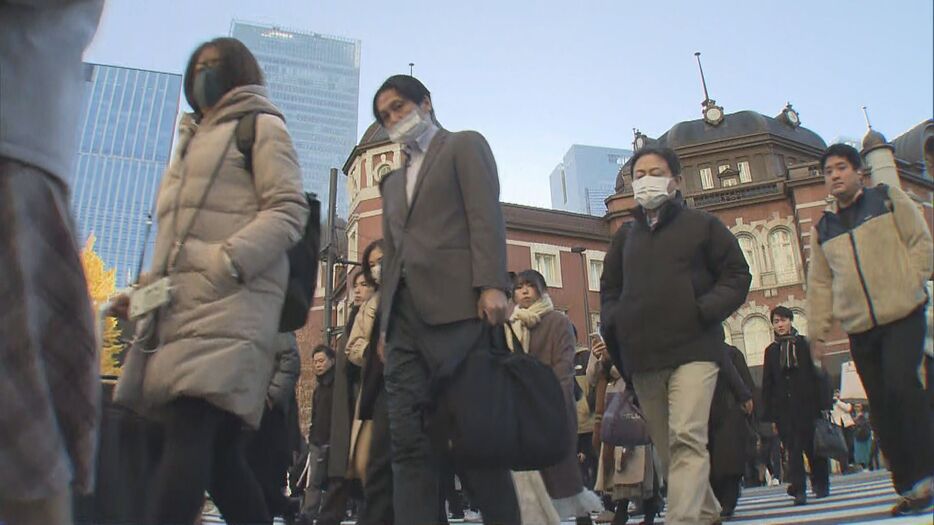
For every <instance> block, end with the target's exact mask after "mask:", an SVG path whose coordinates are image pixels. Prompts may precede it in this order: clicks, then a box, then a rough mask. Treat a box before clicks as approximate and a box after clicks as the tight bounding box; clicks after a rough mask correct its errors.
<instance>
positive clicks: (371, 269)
mask: <svg viewBox="0 0 934 525" xmlns="http://www.w3.org/2000/svg"><path fill="white" fill-rule="evenodd" d="M382 261H383V241H382V239H379V240H376V241H373V242H371V243H370V244H369V245H368V246H367V247H366V249H365V250H363V275H364V278H365V279H366V280H367V282H368V283H369V284H370V285H371V286H372V287H373V289H374V290H375V291H374V293H373V295H372V297H370V298H369V299H368V300H367V301H366V302H364V303H363V304H362V305H361V306H360V312H359V313H358V314H357V318H356V320H355V321H354V324H353V327H352V328H351V330H350V338H349V339H348V340H347V360H348V361H350V362H351V363H353V364H355V365H357V366H359V367H361V368H362V381H361V385H360V395H359V396H358V398H357V408H356V416H355V418H354V424H353V433H352V435H351V452H350V454H351V469H352V471H353V473H354V475H355V476H354V477H357V478H359V479H360V481H361V482H362V483H363V499H364V502H365V503H364V510H363V512H362V513H361V515H360V517H359V518H358V521H357V523H359V524H362V525H370V524H373V525H376V524H386V523H392V522H393V507H392V462H391V459H392V458H391V456H390V454H389V447H390V444H389V413H388V412H387V406H386V388H385V386H384V384H383V357H382V356H381V355H380V353H379V348H378V343H379V301H380V293H379V285H380V274H381V273H382V272H381V270H382Z"/></svg>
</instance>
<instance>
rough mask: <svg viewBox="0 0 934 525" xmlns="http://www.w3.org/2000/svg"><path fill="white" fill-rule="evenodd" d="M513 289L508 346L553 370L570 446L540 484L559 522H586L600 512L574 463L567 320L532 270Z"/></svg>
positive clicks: (571, 341) (571, 349) (570, 339)
mask: <svg viewBox="0 0 934 525" xmlns="http://www.w3.org/2000/svg"><path fill="white" fill-rule="evenodd" d="M514 286H515V288H514V292H515V294H514V299H515V302H516V308H515V310H513V313H512V315H511V316H510V318H509V324H510V327H511V328H512V331H513V333H514V334H515V337H507V341H508V342H509V343H510V344H511V346H512V347H513V350H514V351H515V350H518V348H517V346H518V347H520V348H521V349H523V350H524V351H525V352H527V353H529V354H531V355H533V356H535V357H536V358H538V360H539V361H541V362H543V363H545V364H547V365H549V366H551V367H552V369H553V370H554V372H555V375H556V376H558V380H559V381H560V383H561V387H562V390H564V398H565V406H564V411H565V412H566V414H567V418H568V423H569V424H568V429H569V432H568V435H567V436H564V439H567V440H568V443H569V445H568V450H569V451H570V452H569V454H568V457H567V458H565V459H564V460H563V461H561V462H560V463H558V464H557V465H555V466H553V467H549V468H547V469H545V470H542V471H541V475H542V479H543V480H544V482H545V488H546V489H547V490H548V495H549V496H551V499H552V502H553V503H554V506H555V508H556V509H557V511H558V515H559V516H560V517H561V518H562V519H564V518H577V523H591V519H590V513H591V512H593V511H599V510H603V506H602V505H601V504H600V499H599V498H598V497H597V496H596V495H595V494H594V493H593V492H591V491H589V490H587V489H585V488H584V483H583V480H582V478H581V472H580V467H579V466H578V461H577V452H576V451H577V408H576V403H575V401H574V382H575V378H574V347H575V345H574V335H573V330H574V329H573V327H572V325H571V321H570V320H569V319H568V318H567V316H565V315H564V314H562V313H561V312H556V311H555V308H554V304H552V302H551V297H549V296H548V293H547V291H548V288H547V284H546V283H545V278H544V277H543V276H542V274H540V273H538V272H536V271H535V270H526V271H524V272H521V273H520V274H518V275H517V276H516V280H515V283H514ZM516 343H519V344H518V345H517V344H516ZM523 521H524V520H523Z"/></svg>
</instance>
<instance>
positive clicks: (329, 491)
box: [292, 269, 374, 525]
mask: <svg viewBox="0 0 934 525" xmlns="http://www.w3.org/2000/svg"><path fill="white" fill-rule="evenodd" d="M348 281H349V282H350V290H351V295H350V308H349V311H348V313H347V320H346V323H345V324H344V329H343V333H344V334H346V335H347V336H349V335H350V330H351V328H352V327H353V325H354V321H355V320H356V319H357V315H358V313H359V312H360V307H361V306H363V304H364V303H365V302H366V301H367V300H369V298H370V297H372V296H373V293H374V290H373V287H372V286H370V283H368V282H367V281H366V276H364V275H363V270H360V269H357V270H354V271H353V272H351V274H350V279H348ZM346 348H347V337H342V338H341V339H340V342H339V346H338V348H337V351H336V352H335V357H334V394H333V396H334V398H333V400H332V403H331V405H332V406H331V428H330V430H331V432H330V437H329V439H328V442H327V444H328V452H327V473H326V476H324V478H325V479H326V481H325V483H324V485H323V486H321V485H316V484H315V483H314V481H313V480H312V479H311V478H312V477H311V476H306V478H305V479H302V478H301V477H300V475H301V470H299V472H297V473H295V474H294V475H293V476H292V479H295V480H299V479H300V480H302V481H303V482H304V489H305V496H304V500H303V501H302V509H301V512H300V513H299V515H298V516H297V517H296V519H295V524H296V525H311V524H312V523H314V522H315V519H317V521H318V523H319V524H321V525H334V524H337V523H340V522H341V521H342V520H343V519H344V516H345V515H346V513H347V500H348V499H350V492H351V481H350V480H348V479H347V469H348V466H349V458H350V431H351V426H352V424H353V418H354V407H355V405H356V393H357V390H358V389H359V382H360V367H358V366H357V365H354V364H353V363H349V362H348V361H347V353H346V352H345V350H346ZM306 461H307V458H306ZM301 465H302V466H304V465H306V462H302V463H301ZM315 477H317V476H315ZM319 479H320V478H319ZM322 489H325V490H324V494H323V496H322Z"/></svg>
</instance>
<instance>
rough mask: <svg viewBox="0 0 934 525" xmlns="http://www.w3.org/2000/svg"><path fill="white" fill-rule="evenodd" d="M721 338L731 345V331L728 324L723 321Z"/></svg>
mask: <svg viewBox="0 0 934 525" xmlns="http://www.w3.org/2000/svg"><path fill="white" fill-rule="evenodd" d="M723 340H724V341H726V344H728V345H730V346H733V331H732V330H730V325H728V324H726V323H723Z"/></svg>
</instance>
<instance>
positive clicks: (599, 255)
mask: <svg viewBox="0 0 934 525" xmlns="http://www.w3.org/2000/svg"><path fill="white" fill-rule="evenodd" d="M584 255H585V258H586V259H587V289H588V290H590V291H591V292H599V291H600V276H599V275H598V276H596V280H595V279H594V278H593V277H594V276H593V275H592V274H591V272H590V263H591V262H599V263H600V265H601V267H602V266H603V260H604V259H605V258H606V252H600V251H596V250H587V251H585V252H584ZM601 273H602V272H601Z"/></svg>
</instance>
